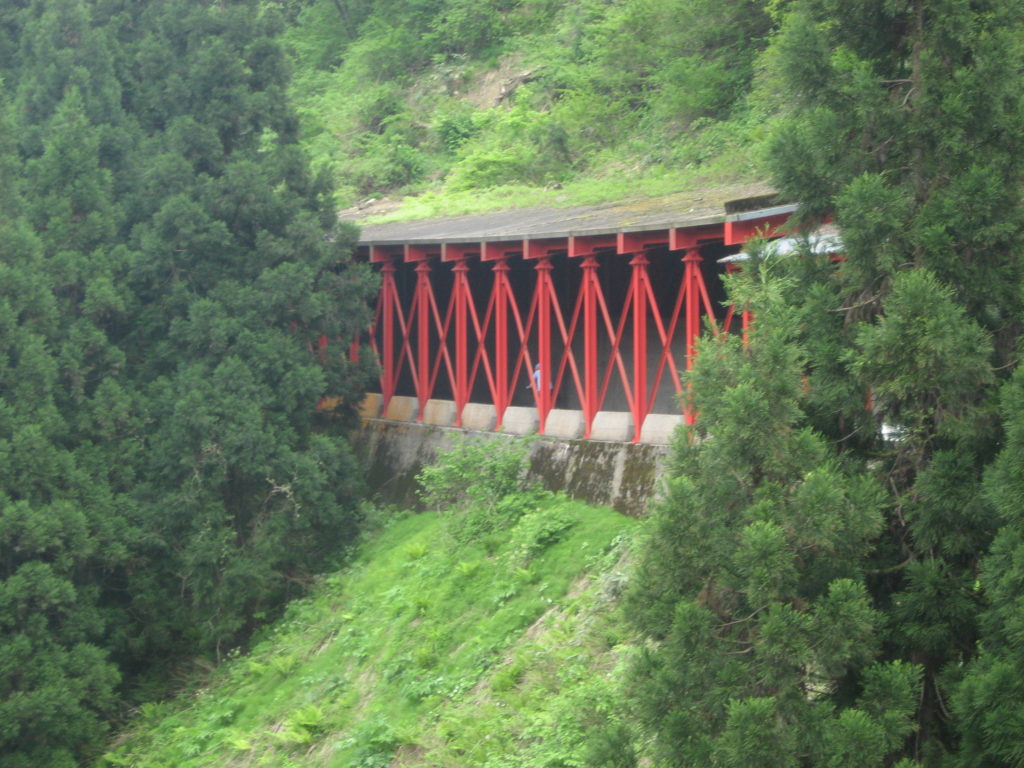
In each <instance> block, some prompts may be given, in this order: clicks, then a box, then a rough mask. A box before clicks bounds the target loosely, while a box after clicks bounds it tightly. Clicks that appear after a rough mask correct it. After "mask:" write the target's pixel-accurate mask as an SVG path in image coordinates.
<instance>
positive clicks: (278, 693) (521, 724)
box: [99, 496, 637, 768]
mask: <svg viewBox="0 0 1024 768" xmlns="http://www.w3.org/2000/svg"><path fill="white" fill-rule="evenodd" d="M518 498H519V501H518V502H517V503H521V504H526V506H525V507H522V508H521V509H519V510H518V511H519V512H520V513H522V516H521V517H519V519H518V522H516V524H515V525H514V526H512V527H510V528H508V529H506V530H502V531H499V532H498V533H497V534H492V535H490V536H484V537H482V538H478V539H477V540H476V541H475V542H474V543H472V544H460V543H459V539H460V538H461V537H460V536H459V533H458V528H457V527H455V523H454V522H453V521H454V520H456V518H451V517H448V518H446V517H443V516H440V515H438V514H433V513H432V514H421V515H416V516H409V517H405V518H404V519H400V520H397V521H395V522H393V523H392V524H390V525H387V526H385V527H384V529H383V530H381V531H379V532H378V533H376V534H373V535H371V536H369V537H368V540H367V541H366V543H365V544H364V546H363V547H362V549H361V551H360V552H359V555H358V557H357V558H356V559H355V561H354V564H353V565H352V566H351V568H350V569H349V570H348V571H347V572H344V573H338V574H336V575H333V576H329V577H327V578H325V579H324V580H323V582H322V584H321V585H320V586H319V588H318V589H316V590H315V593H314V594H313V596H311V597H310V598H308V599H305V600H303V601H301V602H298V603H295V604H293V605H292V606H291V607H290V608H289V610H288V612H287V615H286V616H285V617H284V618H283V619H282V620H281V621H279V622H277V623H276V624H274V625H272V626H271V627H269V628H268V630H267V631H266V632H265V634H264V636H263V639H262V640H261V641H259V642H258V643H257V644H256V646H255V647H254V649H253V650H252V652H251V653H249V654H245V655H236V656H235V658H233V659H231V660H230V661H229V662H227V663H226V664H224V665H223V666H222V667H221V668H219V669H217V670H216V671H214V672H213V673H212V675H211V678H210V680H209V681H208V683H206V684H204V685H203V686H202V687H201V688H199V689H197V690H195V691H193V692H192V693H190V694H188V695H185V696H182V697H180V698H178V699H177V700H174V701H171V702H168V703H162V704H147V705H144V706H143V707H142V709H141V711H140V713H139V715H138V717H137V719H136V721H135V722H134V723H133V724H132V725H131V728H130V730H129V731H128V732H127V733H126V734H125V735H123V736H122V737H121V738H120V739H119V743H118V744H117V745H116V746H115V747H113V748H112V749H111V750H110V751H109V753H108V754H107V755H106V756H105V757H104V758H103V759H102V760H101V761H100V763H99V764H100V765H102V766H136V767H137V768H143V767H152V768H156V767H157V766H160V767H163V766H175V767H176V768H185V767H186V766H188V767H189V768H198V767H199V766H218V767H221V766H250V765H259V766H280V767H282V768H283V767H284V766H345V767H347V766H353V767H356V766H359V767H361V768H372V767H373V766H389V765H396V766H397V765H402V766H427V765H444V766H450V767H453V768H454V767H455V766H531V767H532V768H536V766H542V765H565V766H569V765H584V764H586V756H585V752H586V749H587V745H586V744H585V742H584V737H583V731H582V729H583V727H584V724H594V723H601V722H602V721H604V720H606V719H607V718H609V717H610V715H609V710H610V709H611V708H610V703H611V702H612V700H613V697H614V696H615V693H616V690H617V688H616V686H617V680H618V677H617V675H618V672H619V669H620V667H621V662H622V661H623V657H624V655H625V654H626V653H627V652H628V647H629V646H628V644H627V643H626V642H625V641H626V638H625V637H624V636H623V635H622V634H621V632H622V630H621V629H620V628H619V627H618V625H617V623H616V621H615V618H614V613H615V612H614V606H615V598H616V596H617V594H618V593H619V590H620V588H621V586H622V584H623V583H624V576H623V574H622V572H621V570H620V567H621V561H622V559H623V557H624V555H625V552H626V550H627V548H628V545H629V541H630V539H631V537H632V536H633V534H634V532H635V530H636V526H637V523H636V521H634V520H631V519H629V518H625V517H622V516H621V515H618V514H616V513H614V512H612V511H610V510H606V509H593V508H588V507H586V506H584V505H581V504H578V503H576V502H571V501H568V500H566V499H564V498H551V497H546V496H540V497H535V498H534V497H518ZM474 538H475V537H474Z"/></svg>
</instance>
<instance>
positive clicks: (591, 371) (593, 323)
mask: <svg viewBox="0 0 1024 768" xmlns="http://www.w3.org/2000/svg"><path fill="white" fill-rule="evenodd" d="M580 267H581V268H582V269H583V281H582V284H581V285H580V289H581V290H582V291H583V423H584V427H583V437H584V438H589V437H590V428H591V426H592V425H593V423H594V416H595V415H597V399H598V391H597V297H596V295H595V294H596V292H597V269H598V263H597V258H596V257H595V256H593V255H590V256H586V257H585V258H584V259H583V263H582V264H580Z"/></svg>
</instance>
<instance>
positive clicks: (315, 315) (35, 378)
mask: <svg viewBox="0 0 1024 768" xmlns="http://www.w3.org/2000/svg"><path fill="white" fill-rule="evenodd" d="M0 24H3V25H6V26H4V32H5V34H6V33H7V32H11V37H10V40H14V39H17V40H19V43H20V44H19V46H18V48H17V50H16V51H11V50H8V49H6V48H5V49H3V51H2V54H0V55H2V57H3V64H2V65H3V66H8V67H9V68H10V69H9V73H10V78H9V81H8V82H7V83H6V87H7V88H8V90H9V93H10V94H12V97H11V103H12V104H13V105H14V110H13V116H12V114H10V111H8V112H6V113H5V114H4V116H3V117H4V120H5V122H4V125H3V130H2V131H0V170H2V171H3V186H2V189H0V201H2V202H3V203H4V206H5V213H6V216H5V219H4V222H3V223H2V224H0V229H2V230H3V234H4V238H3V243H2V244H0V628H2V631H0V691H2V694H3V695H2V697H0V699H2V704H0V721H2V723H3V725H2V726H0V762H2V763H3V765H4V766H8V765H10V766H12V767H14V768H18V767H20V766H40V765H47V766H63V765H67V766H72V765H75V764H78V761H80V760H83V759H85V757H86V756H87V755H88V754H89V752H90V750H92V749H94V748H95V747H96V746H97V743H98V741H99V740H101V739H102V738H103V736H104V732H105V725H104V723H105V721H106V720H107V719H108V718H109V717H110V715H111V713H112V712H113V710H114V709H115V708H116V707H117V705H118V701H119V697H123V696H124V695H125V694H126V686H129V687H133V686H137V685H139V684H140V682H144V681H145V680H146V679H147V678H148V679H151V680H155V681H156V682H157V683H158V684H159V681H160V677H161V675H164V674H166V671H167V665H168V664H170V663H174V662H175V660H177V659H182V658H185V657H189V656H192V655H195V654H202V653H211V654H212V653H215V652H216V651H218V650H219V649H222V648H224V647H225V646H229V647H230V646H234V645H237V644H238V643H240V642H243V641H244V640H245V638H246V636H247V632H248V631H250V630H251V629H252V628H253V627H255V626H256V625H257V624H258V623H259V622H260V621H261V620H263V619H265V618H266V617H267V616H270V615H272V614H273V613H274V612H275V611H277V610H279V609H280V607H281V605H282V602H283V600H285V599H286V598H287V597H289V596H290V595H294V594H298V593H299V592H300V590H301V589H302V587H303V586H304V585H305V584H307V583H308V582H309V581H310V579H311V577H312V575H313V574H315V573H317V572H319V571H320V570H322V569H324V568H326V567H328V566H329V565H330V564H332V563H334V562H335V561H336V560H337V558H338V557H339V556H340V555H341V554H342V553H343V551H344V548H345V545H346V543H347V542H348V541H349V540H350V539H351V537H352V535H353V533H354V528H355V525H356V522H357V515H356V505H357V498H358V494H359V490H360V489H359V483H358V480H357V478H358V472H357V470H356V468H355V466H354V464H353V459H352V457H351V454H350V452H349V449H348V446H347V443H346V442H345V440H344V438H343V437H341V436H339V428H342V429H343V428H344V425H345V424H348V423H349V422H348V421H347V420H346V418H347V416H348V415H350V414H351V412H352V404H353V403H355V402H357V401H358V399H359V396H360V390H361V388H362V387H363V385H364V383H365V382H366V381H367V374H368V372H369V369H368V365H367V363H366V362H364V363H362V364H359V363H354V362H350V361H348V360H347V359H346V357H345V356H344V355H343V354H342V350H346V349H347V341H348V340H350V339H352V338H355V337H356V336H357V335H358V334H359V333H360V332H361V331H363V330H364V329H365V327H366V326H367V325H368V323H369V307H368V302H369V298H370V296H371V295H372V291H373V280H372V279H371V277H372V276H371V274H370V273H369V271H368V270H366V269H365V268H361V267H358V266H356V265H354V264H351V263H350V262H349V258H350V254H351V251H352V246H353V232H352V231H350V230H349V229H346V228H343V227H341V226H339V225H338V222H337V218H336V216H335V213H334V211H333V209H332V206H331V202H330V189H329V188H328V186H327V185H326V184H325V182H324V180H323V178H321V177H318V176H316V175H314V174H313V173H311V171H310V169H309V166H308V162H307V160H306V158H305V157H304V156H303V154H302V153H301V152H300V151H299V149H298V146H297V140H298V135H297V121H296V118H295V115H294V113H293V112H292V111H291V109H290V108H289V106H288V104H287V99H286V98H285V85H286V83H287V69H286V67H285V65H284V58H283V56H282V53H281V50H280V48H279V46H278V45H277V43H276V42H275V39H274V38H275V36H276V35H277V34H278V33H279V31H280V27H279V25H278V24H277V22H276V21H275V20H274V17H273V15H272V14H263V13H261V12H260V11H259V10H258V7H257V4H256V3H255V2H233V3H213V2H209V3H207V2H202V3H196V2H191V1H190V2H183V1H175V0H168V1H167V2H143V3H137V2H127V1H126V0H124V1H123V0H106V1H104V2H95V3H91V2H85V1H84V0H59V2H54V3H43V2H29V3H25V4H24V6H23V7H21V8H20V9H19V10H18V11H17V12H15V11H14V10H13V9H11V12H10V13H8V14H7V15H6V16H4V17H3V19H2V20H0ZM12 30H14V31H12ZM4 39H8V38H4ZM322 337H326V338H329V339H331V340H334V341H333V342H332V344H331V346H330V347H329V348H328V350H327V354H321V352H320V351H319V342H320V339H321V338H322ZM366 357H367V356H364V361H365V359H366ZM327 394H332V395H340V396H341V397H342V399H343V402H344V406H343V407H342V408H341V409H340V410H339V411H338V412H337V413H335V414H324V415H318V414H317V411H316V410H315V407H316V404H317V403H318V401H320V400H321V398H322V397H323V396H324V395H327ZM122 679H123V680H124V682H123V683H120V688H119V681H121V680H122ZM130 695H137V694H130Z"/></svg>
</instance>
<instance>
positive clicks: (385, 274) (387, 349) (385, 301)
mask: <svg viewBox="0 0 1024 768" xmlns="http://www.w3.org/2000/svg"><path fill="white" fill-rule="evenodd" d="M396 270H397V267H396V266H395V260H394V259H388V260H387V261H386V262H384V266H383V267H381V270H380V271H381V285H380V290H381V325H382V329H381V333H382V334H383V337H384V338H383V339H382V341H383V344H382V345H381V346H382V348H383V351H384V359H383V360H382V361H381V366H380V367H381V372H380V382H381V383H380V392H381V396H382V397H381V400H382V404H381V407H382V408H383V409H384V411H386V410H387V407H388V403H390V402H391V398H392V397H393V396H394V394H395V306H394V297H395V293H396V291H395V272H396ZM382 412H383V411H382Z"/></svg>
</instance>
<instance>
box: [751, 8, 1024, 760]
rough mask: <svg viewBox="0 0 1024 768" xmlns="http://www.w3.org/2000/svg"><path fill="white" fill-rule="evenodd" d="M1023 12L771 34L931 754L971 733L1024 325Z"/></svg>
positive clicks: (830, 414) (922, 732) (836, 396)
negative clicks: (836, 231)
mask: <svg viewBox="0 0 1024 768" xmlns="http://www.w3.org/2000/svg"><path fill="white" fill-rule="evenodd" d="M1022 30H1024V10H1022V8H1021V6H1020V5H1019V3H1012V2H1005V1H1004V0H986V1H985V2H980V3H978V2H959V1H954V2H949V3H944V4H941V5H933V4H928V3H924V2H921V1H920V0H907V1H906V2H896V3H893V2H868V3H859V2H858V3H846V2H843V1H842V0H839V1H837V2H832V1H824V0H795V2H792V3H789V4H788V5H786V6H785V17H784V22H783V25H782V30H781V32H780V34H779V36H778V39H777V40H776V42H775V44H774V47H773V49H772V52H771V54H772V55H771V62H772V64H773V65H774V67H775V68H776V71H777V72H778V73H780V75H781V78H782V82H783V83H784V87H785V88H786V90H787V92H788V93H790V94H792V95H793V97H794V109H793V112H792V115H791V116H790V117H789V118H788V119H786V120H785V121H784V123H783V125H782V127H781V129H780V130H779V131H778V133H777V136H776V139H775V141H774V146H773V154H772V164H773V167H774V172H775V177H776V180H777V183H778V184H779V186H780V189H781V190H782V192H783V195H784V196H785V197H787V198H788V199H791V200H795V201H799V202H800V203H801V206H802V209H801V210H802V216H803V219H804V221H805V222H806V223H814V222H816V221H820V220H821V219H822V218H824V217H826V216H832V217H834V219H835V222H836V223H837V224H838V225H839V227H840V229H841V231H842V236H843V242H844V260H843V262H842V265H841V267H840V268H839V269H837V270H836V271H835V274H834V275H833V276H832V277H831V278H829V283H830V286H829V287H828V288H826V289H821V288H817V287H813V288H812V287H811V286H810V284H808V283H804V284H803V287H801V288H800V289H799V290H797V291H796V292H794V294H793V300H794V301H795V302H796V303H797V304H798V305H799V306H801V307H802V312H803V315H802V317H803V322H804V323H805V327H806V329H807V330H806V333H805V335H804V338H805V339H807V340H808V341H809V348H811V349H812V350H813V353H812V355H811V357H810V359H809V383H810V387H811V389H812V391H814V392H818V393H820V394H819V395H817V396H816V402H815V403H814V418H815V423H816V424H818V425H819V426H821V428H822V429H824V430H825V432H826V433H828V434H829V435H830V436H832V437H833V438H834V439H836V440H838V441H840V444H841V445H842V446H843V450H844V452H845V453H847V454H849V455H851V456H855V455H856V456H861V457H863V458H870V459H871V464H870V466H871V467H872V468H873V473H874V475H875V477H876V478H877V480H878V482H879V484H880V486H881V487H882V488H884V489H885V491H886V494H887V499H886V502H885V510H886V518H887V524H886V535H885V536H884V537H883V538H882V539H881V541H880V546H879V548H878V552H877V555H876V563H875V567H874V569H873V574H872V576H871V578H870V579H869V586H870V588H871V593H872V595H873V598H874V605H875V607H876V608H878V609H879V610H881V611H883V612H884V613H885V615H886V617H887V620H886V625H887V627H886V630H885V632H884V633H883V634H882V638H883V640H884V643H883V658H888V659H893V660H906V661H911V662H913V663H915V664H919V665H921V667H922V669H923V672H924V678H923V691H922V696H921V700H920V703H919V706H918V708H917V713H916V718H917V726H918V727H917V731H916V733H915V735H914V738H913V739H912V740H910V741H908V744H907V754H908V755H911V756H913V757H915V758H917V759H920V760H921V761H923V762H924V763H926V764H937V763H938V762H941V761H942V759H943V755H944V754H946V753H949V752H951V751H955V750H956V749H957V735H956V733H957V728H956V724H955V723H954V722H952V720H951V717H952V715H951V711H950V707H949V701H950V698H951V696H952V693H953V691H954V689H955V682H956V678H957V676H958V675H959V674H960V671H961V670H962V669H963V667H964V665H965V663H966V662H968V661H969V660H970V658H971V657H972V655H973V654H974V652H975V648H976V642H977V615H978V611H979V609H980V607H981V606H982V595H981V593H980V591H979V590H978V588H977V577H978V568H979V563H980V559H981V556H982V555H983V553H984V552H985V551H986V549H987V548H988V546H989V543H990V542H991V540H992V536H993V535H994V532H995V529H996V527H997V525H998V520H997V518H996V517H995V516H994V514H993V511H992V508H991V506H990V504H989V503H988V501H987V499H986V497H985V496H984V495H983V493H982V487H981V478H982V475H983V470H984V467H985V465H986V464H987V463H988V462H989V461H991V459H992V457H993V454H994V452H995V448H996V446H997V444H998V439H999V427H998V420H997V418H996V411H995V406H994V403H995V393H996V392H997V375H996V372H997V371H1005V370H1009V369H1011V368H1012V367H1013V365H1014V364H1015V361H1016V357H1015V356H1016V344H1017V339H1018V336H1019V333H1020V317H1021V309H1022V307H1021V298H1022V293H1021V290H1020V285H1021V268H1022V254H1024V252H1022V246H1021V242H1022V241H1021V238H1020V234H1021V231H1022V219H1021V207H1020V199H1021V191H1022V189H1021V178H1022V170H1024V168H1022V165H1021V163H1022V154H1021V149H1022V147H1024V120H1022V118H1024V79H1022V77H1021V74H1022V72H1024V51H1022V47H1021V44H1020V39H1021V31H1022ZM795 269H797V270H798V271H802V272H803V274H804V275H805V277H806V276H808V275H810V274H811V273H810V270H809V269H808V267H807V266H797V267H795ZM837 318H839V319H840V320H841V322H837ZM812 338H814V341H813V342H811V341H810V340H811V339H812ZM868 397H870V405H871V408H870V410H865V408H864V400H865V398H868ZM886 435H888V438H889V439H886Z"/></svg>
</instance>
